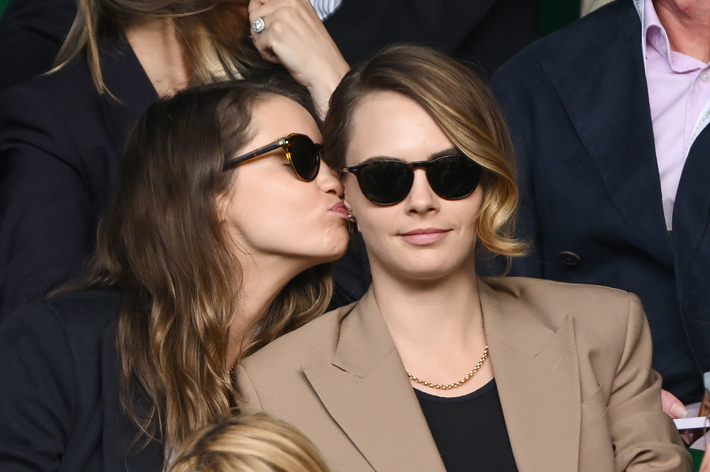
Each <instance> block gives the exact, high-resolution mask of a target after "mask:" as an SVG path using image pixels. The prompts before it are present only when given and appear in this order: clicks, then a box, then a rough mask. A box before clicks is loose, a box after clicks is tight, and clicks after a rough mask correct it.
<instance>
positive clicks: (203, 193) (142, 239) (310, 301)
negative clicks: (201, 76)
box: [64, 77, 332, 450]
mask: <svg viewBox="0 0 710 472" xmlns="http://www.w3.org/2000/svg"><path fill="white" fill-rule="evenodd" d="M286 84H291V83H290V82H287V81H286V80H277V79H276V78H275V77H272V78H271V79H261V80H255V81H236V82H230V83H221V84H212V85H208V86H203V87H199V88H196V89H189V90H186V91H183V92H180V93H178V94H177V95H176V96H175V97H173V98H171V99H168V100H161V101H158V102H157V103H155V104H153V105H152V106H151V107H150V108H149V109H148V110H147V111H146V112H145V114H144V115H143V117H142V118H141V119H140V121H139V122H138V124H137V125H136V127H135V129H134V130H133V132H132V134H131V136H130V138H129V141H128V147H127V150H126V152H125V155H124V158H123V161H122V169H121V174H120V180H119V184H118V190H117V193H116V195H115V199H114V201H113V204H112V205H111V206H110V208H109V210H108V213H107V214H106V215H105V217H104V218H103V220H102V221H101V223H100V225H99V234H98V241H97V246H96V250H95V252H94V254H93V256H92V260H91V263H90V268H89V271H88V275H87V277H86V278H85V279H84V280H83V282H81V283H79V284H78V285H75V286H74V287H72V289H83V290H86V289H97V288H113V289H118V290H120V291H121V293H122V296H123V302H122V307H121V312H120V316H119V319H118V326H117V337H116V344H117V349H118V359H119V364H120V373H121V392H120V393H121V395H120V396H121V403H122V405H123V407H124V408H125V410H126V411H127V412H128V413H129V414H130V416H131V417H132V418H133V419H134V420H135V421H136V423H137V424H138V425H139V426H140V428H141V430H142V431H143V433H145V434H146V435H148V437H149V438H155V439H157V440H159V441H162V442H163V444H164V446H165V447H166V449H167V450H174V448H176V447H177V445H178V444H179V443H180V442H181V441H182V440H183V439H184V438H185V437H186V436H187V435H188V434H189V433H190V432H191V431H193V430H195V429H196V428H199V427H201V426H203V425H205V424H207V423H208V422H209V421H210V420H214V419H216V418H218V417H220V416H222V415H226V414H229V412H230V408H232V407H234V406H235V401H234V400H235V395H236V389H235V385H233V382H232V378H231V376H230V375H229V373H228V371H227V368H226V367H225V364H226V362H227V343H228V333H229V327H230V325H231V323H232V320H233V317H234V316H235V308H236V307H235V305H236V301H237V298H238V294H239V290H240V280H241V277H240V266H239V261H238V257H239V256H238V255H235V253H234V249H233V248H234V241H233V240H232V239H230V236H229V235H228V233H227V230H226V228H225V227H224V224H223V222H222V221H221V220H220V218H219V213H218V207H217V198H218V196H220V195H223V194H225V193H226V192H227V191H228V190H229V188H230V185H232V173H233V172H234V170H230V171H223V165H224V162H225V160H227V159H229V158H230V157H234V155H235V153H236V152H237V151H239V150H240V149H242V147H243V146H244V145H245V144H246V143H247V142H248V141H249V139H250V129H249V123H250V117H251V110H252V109H253V108H254V105H255V104H256V103H258V102H259V101H260V100H263V99H264V98H267V97H268V96H273V95H282V96H285V97H288V98H291V99H293V100H295V101H297V102H298V103H300V104H301V105H303V106H304V107H305V108H306V109H307V110H309V112H310V113H311V114H312V115H313V117H314V119H315V120H316V122H318V119H317V114H316V112H315V110H314V107H313V104H312V102H311V101H310V97H309V96H308V94H307V93H306V92H305V91H303V90H302V89H300V88H299V86H296V85H286ZM64 291H67V290H64ZM331 294H332V281H331V279H330V272H329V267H328V266H327V265H320V266H316V267H313V268H311V269H308V270H306V271H304V272H302V273H301V274H299V275H298V276H297V277H296V278H294V279H293V280H292V281H291V282H290V283H289V284H288V285H286V287H285V288H284V289H283V290H282V291H281V293H279V294H278V296H277V297H276V299H275V300H274V302H273V304H272V305H271V307H270V308H269V310H268V312H267V313H266V314H265V315H264V317H263V318H262V319H261V320H259V321H258V326H255V327H253V328H255V330H256V335H255V336H254V338H253V339H251V340H245V342H244V345H243V346H242V350H241V355H247V354H249V353H251V352H253V351H255V350H257V349H258V348H260V347H261V346H263V345H265V344H267V343H268V342H270V341H272V340H273V339H274V338H276V337H278V336H280V335H282V334H285V333H287V332H289V331H291V330H293V329H296V328H297V327H299V326H301V325H303V324H304V323H306V322H307V321H310V320H311V319H313V318H314V317H316V316H318V315H320V314H321V313H323V312H324V311H325V309H326V307H327V304H328V301H329V300H330V296H331ZM136 395H138V397H136ZM141 395H147V396H148V398H149V399H150V400H151V401H150V407H149V408H147V409H146V408H141V407H140V406H138V405H137V402H136V401H135V399H136V398H140V396H141Z"/></svg>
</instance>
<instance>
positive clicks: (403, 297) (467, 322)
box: [372, 267, 482, 345]
mask: <svg viewBox="0 0 710 472" xmlns="http://www.w3.org/2000/svg"><path fill="white" fill-rule="evenodd" d="M378 272H380V271H378V270H377V268H374V267H373V274H372V278H373V283H372V285H373V291H374V295H375V300H376V301H377V305H378V307H379V308H380V311H381V312H382V315H383V317H384V318H385V321H386V322H387V326H388V328H389V330H390V332H391V334H392V336H393V338H395V342H396V341H397V338H400V339H401V341H402V342H413V343H416V344H418V345H421V343H425V344H431V343H436V344H442V345H450V344H451V343H452V342H454V343H457V344H460V343H461V342H463V341H465V338H466V333H469V332H471V331H472V330H473V331H478V332H482V331H481V330H480V329H478V328H476V327H480V326H482V316H481V308H480V302H479V299H478V288H477V285H476V280H477V279H476V275H475V272H474V271H473V270H470V271H463V270H462V271H459V272H458V273H456V274H453V275H450V276H448V277H446V278H445V279H441V280H438V281H410V280H401V279H397V278H394V277H390V276H389V275H388V274H384V273H378Z"/></svg>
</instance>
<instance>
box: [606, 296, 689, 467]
mask: <svg viewBox="0 0 710 472" xmlns="http://www.w3.org/2000/svg"><path fill="white" fill-rule="evenodd" d="M651 349H652V347H651V332H650V329H649V326H648V321H646V316H645V315H644V312H643V308H642V306H641V301H640V300H639V299H638V297H636V295H631V294H629V318H628V324H627V330H626V338H625V344H624V350H623V353H622V355H621V358H620V361H619V365H618V367H617V369H616V375H615V376H614V380H613V382H612V385H611V391H610V395H609V400H608V402H607V418H608V422H609V431H610V432H611V437H612V441H613V444H614V449H615V456H616V470H617V471H629V472H632V471H639V472H641V471H661V470H663V471H684V470H690V467H691V461H690V455H689V454H688V452H687V451H686V450H685V447H684V446H683V443H682V441H681V439H680V436H679V435H678V432H677V430H676V428H675V426H674V424H673V421H672V420H671V419H670V417H669V416H667V415H666V414H665V413H663V411H662V410H661V376H660V375H659V374H658V373H657V372H656V371H654V370H653V369H651Z"/></svg>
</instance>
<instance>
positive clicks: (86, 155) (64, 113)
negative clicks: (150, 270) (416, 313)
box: [0, 39, 158, 322]
mask: <svg viewBox="0 0 710 472" xmlns="http://www.w3.org/2000/svg"><path fill="white" fill-rule="evenodd" d="M101 62H102V70H103V73H104V81H105V83H106V86H107V87H108V89H109V90H110V91H111V92H112V93H113V94H114V95H115V96H116V97H117V98H118V100H115V99H113V98H111V97H109V96H108V95H106V94H104V95H99V94H98V92H97V91H96V88H95V87H94V84H93V82H92V80H91V75H90V73H89V68H88V65H87V61H86V58H85V57H83V56H80V57H78V58H76V59H75V60H74V61H73V62H71V63H70V64H68V65H67V66H66V67H64V68H63V69H61V70H59V71H57V72H55V73H53V74H49V75H44V76H39V77H36V78H35V79H33V80H31V81H29V82H27V83H25V84H22V85H19V86H17V87H13V88H10V89H7V90H5V91H4V92H3V93H2V94H1V95H0V215H2V223H1V224H0V322H1V321H2V319H3V318H4V317H6V316H7V315H8V314H9V313H11V312H12V311H13V310H14V309H15V308H17V307H19V306H22V305H24V304H25V303H28V302H31V301H34V300H37V299H39V298H40V297H42V296H43V295H44V294H45V293H47V292H48V291H49V290H51V289H52V288H54V287H56V286H57V285H59V284H61V283H64V282H66V281H67V280H69V279H71V278H73V277H74V276H75V275H76V274H77V272H78V271H79V270H80V269H81V267H82V264H83V262H84V259H85V257H86V255H87V254H88V253H89V252H90V251H91V250H92V249H93V247H94V244H95V240H96V227H97V225H98V221H99V218H100V216H101V213H102V211H103V209H104V208H105V207H106V206H107V204H108V202H109V199H110V196H111V195H112V193H113V190H114V187H115V185H116V180H117V177H118V170H119V162H120V158H121V155H122V153H123V148H124V146H125V142H126V139H127V136H128V132H129V129H130V128H131V126H133V124H134V123H135V122H136V121H137V120H138V117H139V116H140V114H141V113H142V112H143V111H144V110H145V109H146V108H147V107H148V105H150V104H151V103H152V102H154V101H156V100H157V99H158V94H157V92H156V91H155V88H153V85H152V83H151V82H150V79H149V78H148V76H147V75H146V73H145V72H144V70H143V68H142V67H141V64H140V62H139V61H138V58H137V57H136V56H135V54H134V53H133V49H132V48H131V47H130V45H129V44H128V42H127V41H126V40H125V39H124V40H116V41H112V42H109V43H107V44H105V45H104V47H103V48H102V51H101Z"/></svg>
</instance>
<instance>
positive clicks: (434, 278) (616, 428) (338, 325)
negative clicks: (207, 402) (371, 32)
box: [237, 47, 690, 472]
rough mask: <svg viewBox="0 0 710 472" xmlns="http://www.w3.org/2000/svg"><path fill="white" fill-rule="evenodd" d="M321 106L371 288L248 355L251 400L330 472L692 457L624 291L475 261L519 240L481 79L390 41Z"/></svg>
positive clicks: (498, 131)
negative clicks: (665, 404)
mask: <svg viewBox="0 0 710 472" xmlns="http://www.w3.org/2000/svg"><path fill="white" fill-rule="evenodd" d="M330 110H331V111H330V112H329V115H328V117H327V119H326V125H325V133H324V156H325V157H326V158H327V159H328V160H329V163H330V164H331V165H332V167H333V168H335V169H339V170H341V172H342V173H343V174H342V175H343V179H344V185H345V204H346V206H347V207H348V208H349V209H350V211H351V212H352V214H353V216H354V219H355V220H356V221H357V225H358V228H359V230H360V231H361V232H362V235H363V238H364V240H365V243H366V246H367V252H368V257H369V259H370V264H371V270H372V280H373V283H372V287H371V288H370V290H369V292H368V293H367V294H366V295H365V296H364V297H363V299H362V300H361V301H360V302H358V303H356V304H353V305H350V306H347V307H344V308H341V309H339V310H337V311H334V312H331V313H329V314H326V315H324V316H323V317H321V318H320V319H317V320H315V321H313V322H311V323H309V324H308V325H306V326H304V327H303V328H300V329H298V330H297V331H295V332H293V333H291V334H288V335H286V336H284V337H282V338H280V339H278V340H276V341H275V342H274V343H272V344H270V345H269V346H267V347H265V348H264V349H262V350H261V351H259V352H258V353H256V354H255V355H253V356H252V357H249V358H248V359H246V360H244V361H243V363H242V365H241V366H240V367H239V368H238V373H237V375H238V377H239V379H238V384H239V386H240V390H241V394H242V396H243V401H242V404H241V406H242V409H243V410H245V411H255V410H264V411H265V412H267V413H269V414H271V415H273V416H275V417H278V418H280V419H282V420H285V421H287V422H289V423H291V424H293V425H295V426H296V427H297V428H299V429H300V430H301V431H302V432H303V433H305V434H306V436H308V437H309V438H310V439H311V440H312V441H313V442H314V443H315V444H316V446H317V447H318V448H320V450H321V451H322V452H323V454H324V456H325V458H326V461H327V462H328V464H329V465H330V467H331V468H332V469H333V470H334V471H336V472H338V471H373V470H375V471H378V472H400V471H407V472H412V471H422V472H424V471H426V472H443V471H445V470H447V471H448V472H454V471H459V470H460V471H475V470H495V471H501V472H503V471H514V470H519V471H540V472H551V471H564V472H569V471H585V472H591V471H613V470H616V471H621V470H629V471H631V470H633V471H637V470H638V471H660V470H663V471H671V470H672V471H682V470H689V467H690V465H689V464H690V463H689V456H688V455H687V453H686V452H685V450H684V448H683V446H682V442H681V441H680V438H679V437H678V434H677V432H676V431H675V429H674V426H673V423H672V422H671V420H670V419H669V418H668V417H667V416H666V415H665V414H664V413H663V412H662V411H661V399H660V388H661V379H660V377H659V375H658V374H657V373H656V372H654V371H653V370H651V339H650V333H649V328H648V324H647V322H646V318H645V316H644V313H643V309H642V307H641V304H640V302H639V300H638V299H637V298H636V297H635V296H634V295H631V294H628V293H626V292H622V291H619V290H614V289H608V288H603V287H596V286H580V285H566V284H560V283H555V282H549V281H542V280H533V279H522V278H521V279H515V278H510V279H506V278H497V279H479V278H478V277H477V276H476V274H475V257H474V253H476V254H479V255H480V256H481V257H483V256H485V255H486V254H487V253H488V254H490V253H493V254H500V255H503V256H516V255H519V254H521V253H522V252H523V251H524V245H523V243H521V242H520V241H516V240H514V239H512V238H511V237H510V234H512V228H511V227H512V222H513V215H514V210H515V205H516V202H517V189H516V186H515V181H514V169H513V164H512V162H511V155H512V151H511V146H510V143H509V139H508V136H507V132H506V130H505V127H504V125H503V120H502V118H501V116H500V114H499V112H498V111H497V108H496V106H495V104H494V102H493V100H492V99H491V97H490V95H489V94H488V92H487V90H486V88H485V86H484V85H482V83H481V82H480V81H479V80H478V79H477V78H476V77H475V76H474V75H473V74H472V73H471V72H469V71H468V69H466V68H465V67H462V66H461V65H459V64H457V63H456V62H455V61H453V60H452V59H449V58H447V57H445V56H442V55H440V54H438V53H435V52H433V51H430V50H427V49H424V48H415V47H395V48H391V49H389V50H386V51H385V52H383V53H380V54H379V55H377V56H376V57H374V58H373V59H371V60H370V61H369V62H367V63H366V64H364V65H363V66H361V67H359V68H357V69H355V70H353V71H352V72H350V73H349V74H348V75H347V76H346V77H345V79H344V80H343V82H342V83H341V84H340V86H339V87H338V89H337V90H336V91H335V93H334V95H333V98H332V101H331V109H330ZM476 243H478V246H476ZM475 246H476V247H475ZM474 247H475V249H476V251H474Z"/></svg>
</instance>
